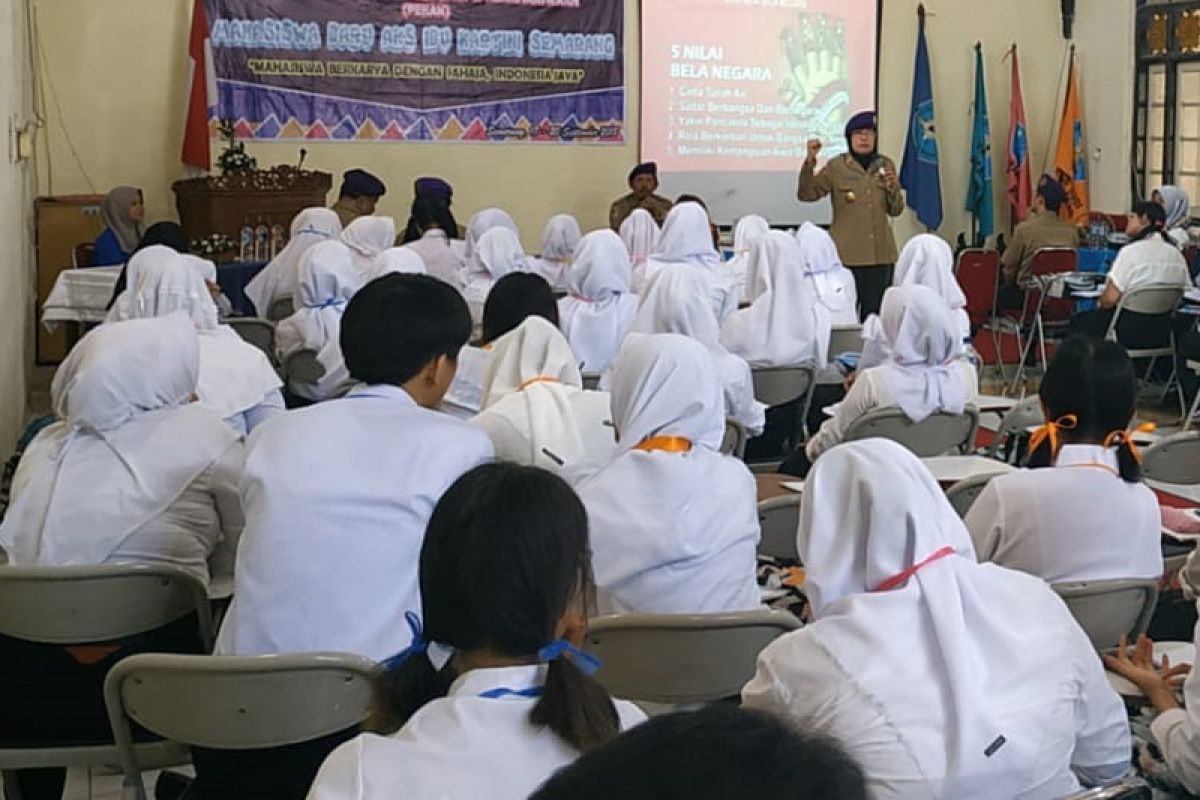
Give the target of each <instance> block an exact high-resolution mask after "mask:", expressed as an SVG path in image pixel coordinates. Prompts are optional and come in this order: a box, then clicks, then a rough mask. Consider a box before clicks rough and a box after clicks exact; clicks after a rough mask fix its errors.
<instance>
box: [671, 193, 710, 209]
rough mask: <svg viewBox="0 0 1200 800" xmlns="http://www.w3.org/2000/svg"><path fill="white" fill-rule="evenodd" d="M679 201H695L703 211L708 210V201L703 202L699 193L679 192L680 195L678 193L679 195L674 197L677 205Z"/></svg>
mask: <svg viewBox="0 0 1200 800" xmlns="http://www.w3.org/2000/svg"><path fill="white" fill-rule="evenodd" d="M680 203H695V204H696V205H698V206H700V207H701V208H703V209H704V210H705V211H708V203H705V202H704V200H703V199H702V198H701V197H700V196H699V195H695V194H681V195H679V197H676V198H675V205H679V204H680Z"/></svg>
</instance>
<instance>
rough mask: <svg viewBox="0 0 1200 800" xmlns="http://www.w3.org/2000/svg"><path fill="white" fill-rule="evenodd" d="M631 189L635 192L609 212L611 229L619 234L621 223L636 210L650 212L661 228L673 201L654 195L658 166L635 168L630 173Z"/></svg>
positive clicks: (643, 165) (617, 203) (623, 198)
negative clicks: (640, 209) (642, 209)
mask: <svg viewBox="0 0 1200 800" xmlns="http://www.w3.org/2000/svg"><path fill="white" fill-rule="evenodd" d="M629 188H630V189H632V190H633V191H632V192H630V193H629V194H627V195H625V196H624V197H622V198H620V199H619V200H617V201H616V202H615V203H613V204H612V207H611V208H610V209H609V210H608V224H609V227H611V228H612V229H613V230H614V231H617V232H618V233H619V232H620V230H621V223H622V222H624V221H625V218H626V217H628V216H629V215H630V214H632V213H633V210H634V209H635V208H644V209H646V210H647V211H649V212H650V214H651V216H653V217H654V221H655V222H657V223H658V224H659V227H661V226H662V224H663V222H664V221H665V220H666V218H667V212H669V211H670V210H671V201H670V200H668V199H667V198H665V197H659V196H658V195H656V194H655V193H654V192H655V191H657V189H658V165H657V164H655V163H654V162H653V161H651V162H648V163H645V164H638V165H637V166H636V167H634V168H633V171H632V172H630V173H629Z"/></svg>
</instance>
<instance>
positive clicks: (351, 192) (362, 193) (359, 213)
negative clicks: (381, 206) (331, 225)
mask: <svg viewBox="0 0 1200 800" xmlns="http://www.w3.org/2000/svg"><path fill="white" fill-rule="evenodd" d="M385 194H387V187H386V186H384V185H383V181H381V180H379V178H376V177H375V176H374V175H372V174H371V173H369V172H367V171H366V170H364V169H352V170H349V171H347V172H346V174H344V175H343V176H342V188H341V190H340V191H339V192H338V201H337V202H336V203H334V204H333V210H334V211H336V212H337V215H338V219H340V220H341V221H342V227H343V228H344V227H346V226H347V225H349V224H350V223H351V222H354V220H356V219H358V218H359V217H367V216H370V215H371V214H374V213H375V206H376V205H377V204H378V203H379V198H381V197H383V196H384V195H385Z"/></svg>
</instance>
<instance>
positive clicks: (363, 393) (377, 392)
mask: <svg viewBox="0 0 1200 800" xmlns="http://www.w3.org/2000/svg"><path fill="white" fill-rule="evenodd" d="M346 397H347V399H357V400H395V401H397V402H400V403H406V404H408V405H411V406H415V405H416V404H417V401H416V400H414V399H413V396H412V395H411V394H409V393H408V392H407V391H406V390H405V389H402V388H401V387H399V386H392V385H391V384H387V383H372V384H366V383H360V384H357V385H356V386H355V387H354V388H353V389H351V390H350V391H349V392H347V393H346Z"/></svg>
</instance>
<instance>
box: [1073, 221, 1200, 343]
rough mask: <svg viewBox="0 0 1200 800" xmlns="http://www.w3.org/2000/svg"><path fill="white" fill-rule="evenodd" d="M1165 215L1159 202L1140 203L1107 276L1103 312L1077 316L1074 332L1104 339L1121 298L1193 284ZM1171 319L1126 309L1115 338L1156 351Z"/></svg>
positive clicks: (1098, 310) (1182, 288)
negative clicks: (1149, 289)
mask: <svg viewBox="0 0 1200 800" xmlns="http://www.w3.org/2000/svg"><path fill="white" fill-rule="evenodd" d="M1165 223H1166V211H1165V210H1164V209H1163V207H1162V206H1160V205H1159V204H1158V203H1153V202H1142V203H1138V204H1137V205H1136V206H1134V209H1133V213H1132V214H1131V215H1130V216H1129V226H1128V228H1127V229H1126V233H1128V234H1129V236H1130V237H1131V238H1130V241H1129V244H1127V245H1125V246H1124V247H1122V248H1121V251H1120V252H1119V253H1117V260H1116V261H1114V262H1113V265H1112V269H1111V270H1110V271H1109V273H1108V282H1107V283H1106V284H1105V286H1104V294H1102V295H1101V296H1100V308H1099V309H1097V310H1095V311H1087V312H1084V313H1082V314H1077V315H1076V316H1075V317H1074V318H1073V319H1072V320H1071V326H1070V331H1071V332H1072V333H1086V334H1090V335H1092V336H1095V337H1097V338H1103V337H1104V335H1105V333H1107V332H1108V326H1109V324H1110V323H1111V322H1112V318H1113V314H1114V313H1115V312H1116V308H1117V305H1119V304H1120V302H1121V297H1122V296H1123V295H1124V294H1125V293H1127V292H1131V291H1133V290H1134V289H1137V288H1140V287H1143V286H1178V287H1179V289H1180V291H1182V290H1184V289H1186V288H1187V287H1188V285H1189V283H1190V281H1191V274H1190V273H1189V272H1188V265H1187V260H1186V259H1185V258H1184V257H1183V253H1181V252H1179V248H1178V247H1177V246H1176V245H1175V242H1174V241H1172V239H1171V237H1170V236H1168V235H1167V232H1166V230H1165V229H1164V227H1163V226H1164V225H1165ZM1170 325H1171V317H1170V315H1169V314H1168V315H1149V314H1140V313H1137V312H1135V311H1122V312H1121V320H1120V322H1119V323H1118V330H1117V335H1118V337H1119V338H1120V340H1121V343H1122V344H1124V345H1125V346H1126V347H1134V348H1137V347H1158V346H1160V345H1163V344H1165V343H1166V341H1167V338H1168V336H1169V333H1170Z"/></svg>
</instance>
